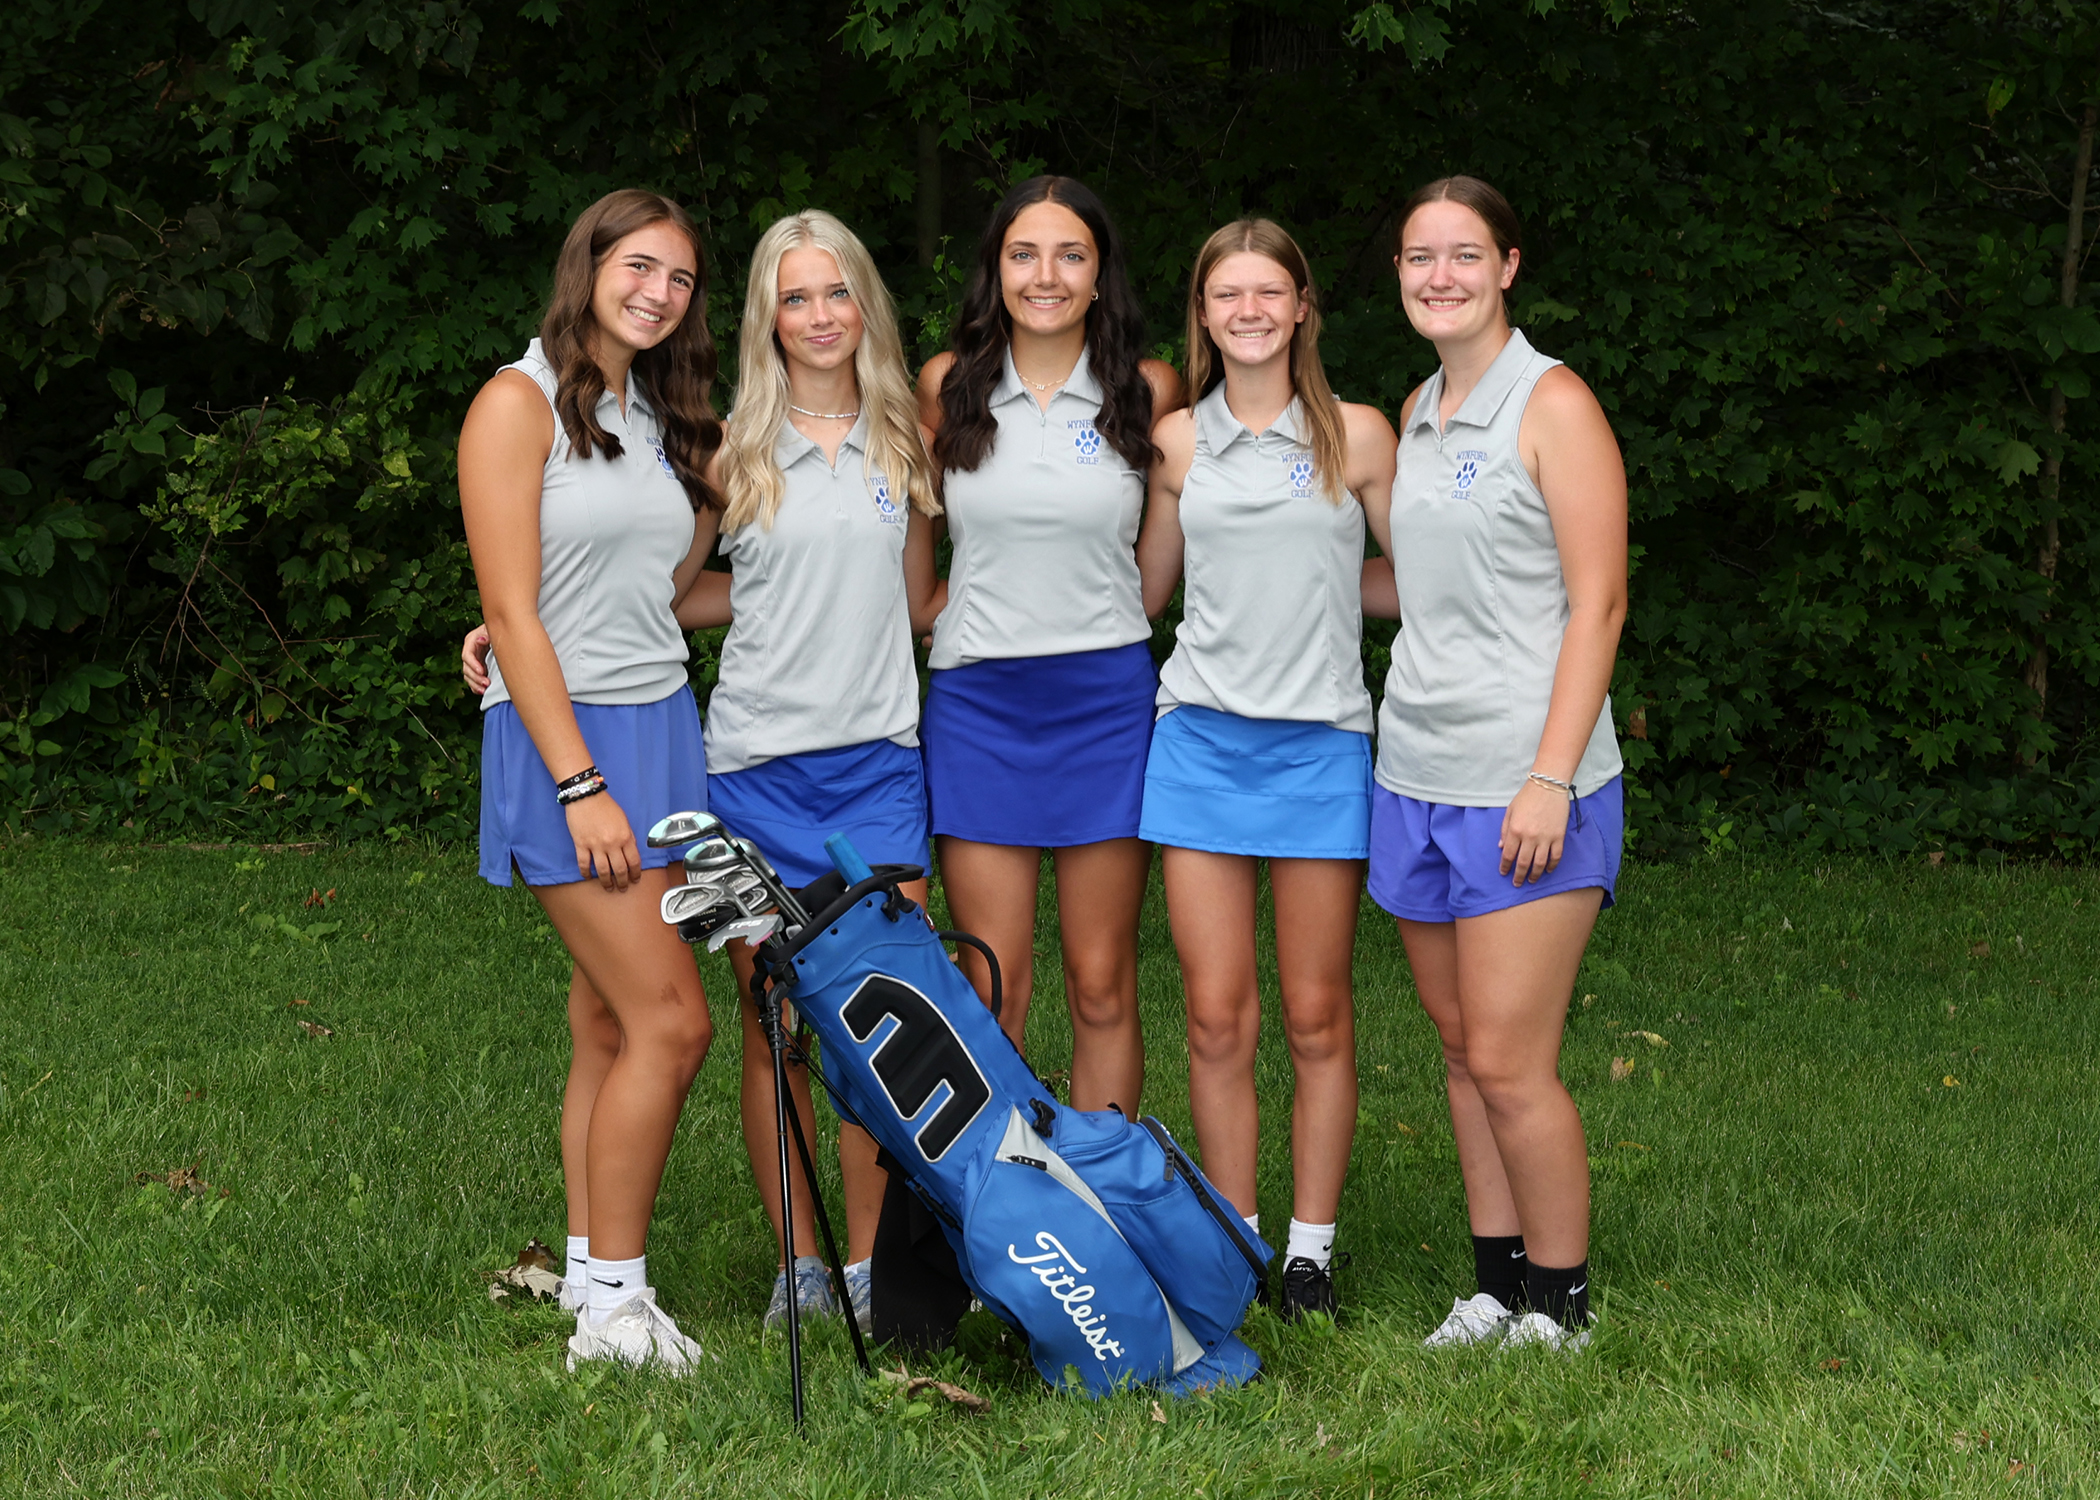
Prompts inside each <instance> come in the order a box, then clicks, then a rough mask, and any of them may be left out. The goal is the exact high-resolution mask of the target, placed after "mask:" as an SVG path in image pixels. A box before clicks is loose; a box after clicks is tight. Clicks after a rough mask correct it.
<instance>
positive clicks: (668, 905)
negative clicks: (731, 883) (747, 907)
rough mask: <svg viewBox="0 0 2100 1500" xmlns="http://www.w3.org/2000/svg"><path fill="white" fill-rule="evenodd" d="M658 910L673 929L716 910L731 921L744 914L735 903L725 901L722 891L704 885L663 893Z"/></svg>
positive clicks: (684, 886) (689, 886) (688, 886)
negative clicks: (726, 915) (725, 913)
mask: <svg viewBox="0 0 2100 1500" xmlns="http://www.w3.org/2000/svg"><path fill="white" fill-rule="evenodd" d="M656 909H657V912H658V913H659V914H660V915H661V916H662V917H663V919H664V922H665V924H666V925H667V926H671V927H676V926H678V925H679V924H680V923H681V922H690V921H692V920H693V919H694V918H696V917H701V916H705V915H706V914H707V913H708V912H709V911H711V910H714V909H720V910H722V911H724V912H727V913H728V914H729V917H728V920H730V921H735V920H736V919H737V918H739V917H741V916H743V914H744V913H743V910H742V908H740V907H738V906H737V905H736V904H735V903H734V902H730V901H724V900H723V899H722V893H721V892H720V891H717V890H715V889H713V888H712V887H709V886H704V885H674V886H672V887H671V888H670V889H669V890H667V891H665V892H664V893H663V896H662V898H661V899H659V900H658V902H657V904H656Z"/></svg>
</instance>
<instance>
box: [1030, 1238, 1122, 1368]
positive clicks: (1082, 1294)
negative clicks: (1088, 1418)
mask: <svg viewBox="0 0 2100 1500" xmlns="http://www.w3.org/2000/svg"><path fill="white" fill-rule="evenodd" d="M1035 1247H1036V1249H1038V1250H1040V1251H1042V1252H1043V1253H1042V1254H1041V1255H1023V1254H1022V1253H1021V1252H1020V1250H1019V1249H1018V1248H1016V1247H1015V1246H1013V1245H1008V1246H1007V1247H1006V1256H1007V1259H1009V1260H1011V1261H1012V1262H1013V1263H1014V1264H1015V1265H1017V1266H1026V1267H1028V1269H1029V1270H1031V1271H1033V1272H1035V1279H1036V1280H1037V1281H1040V1282H1041V1283H1042V1284H1043V1290H1045V1291H1047V1292H1048V1293H1049V1294H1050V1295H1051V1296H1053V1297H1055V1298H1056V1299H1057V1300H1058V1301H1059V1302H1060V1303H1062V1304H1063V1305H1064V1309H1065V1316H1066V1317H1068V1318H1070V1319H1071V1320H1072V1326H1073V1327H1074V1328H1077V1329H1078V1330H1079V1332H1080V1334H1081V1336H1082V1337H1084V1338H1085V1339H1086V1343H1087V1347H1088V1348H1089V1349H1091V1350H1093V1351H1094V1358H1096V1359H1098V1360H1100V1361H1101V1363H1103V1364H1104V1365H1105V1364H1107V1363H1108V1357H1109V1356H1110V1355H1111V1354H1113V1355H1114V1356H1115V1357H1116V1358H1118V1359H1121V1358H1122V1357H1123V1346H1122V1345H1121V1344H1119V1343H1117V1342H1116V1341H1115V1340H1114V1339H1112V1338H1110V1337H1109V1336H1108V1319H1106V1318H1104V1317H1101V1316H1100V1315H1099V1314H1097V1313H1096V1312H1095V1311H1094V1308H1093V1297H1094V1289H1093V1288H1092V1287H1090V1286H1081V1285H1080V1284H1079V1277H1080V1276H1084V1275H1086V1267H1085V1266H1082V1265H1081V1264H1080V1263H1079V1262H1078V1261H1077V1260H1075V1259H1074V1258H1073V1256H1072V1252H1071V1251H1069V1250H1067V1249H1066V1248H1065V1247H1064V1246H1063V1244H1061V1243H1060V1242H1059V1241H1058V1238H1057V1236H1056V1235H1054V1234H1052V1233H1051V1232H1050V1231H1049V1230H1047V1229H1045V1230H1043V1231H1041V1232H1040V1233H1038V1234H1037V1235H1036V1237H1035ZM1074 1272H1077V1273H1078V1274H1077V1275H1074V1274H1073V1273H1074Z"/></svg>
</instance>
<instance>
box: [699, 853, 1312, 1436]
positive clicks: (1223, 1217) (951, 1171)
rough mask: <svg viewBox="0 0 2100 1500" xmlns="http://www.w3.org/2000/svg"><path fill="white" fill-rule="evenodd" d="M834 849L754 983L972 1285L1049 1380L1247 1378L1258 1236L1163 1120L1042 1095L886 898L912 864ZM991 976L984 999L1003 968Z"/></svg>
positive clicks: (1174, 1387) (977, 1005) (1260, 1263)
mask: <svg viewBox="0 0 2100 1500" xmlns="http://www.w3.org/2000/svg"><path fill="white" fill-rule="evenodd" d="M831 847H832V848H833V858H834V860H835V861H836V862H837V863H838V864H840V865H841V866H842V867H843V868H844V869H845V870H847V871H848V872H850V873H852V874H853V875H857V876H858V877H859V878H857V879H853V880H851V881H850V883H849V881H848V879H847V877H846V875H843V874H841V875H827V876H825V877H824V878H823V879H821V880H819V881H817V882H816V883H814V884H813V885H810V886H808V887H806V888H804V889H803V890H801V891H799V892H796V893H795V896H796V898H797V904H799V905H800V906H801V907H803V908H804V909H805V911H806V913H807V914H808V916H809V920H808V921H807V922H806V923H803V924H801V925H800V926H798V927H790V928H785V929H783V930H782V931H780V932H778V933H776V934H775V935H774V936H773V937H771V938H770V939H769V940H768V941H766V942H765V943H764V944H763V946H762V947H761V948H760V949H759V954H758V961H759V980H758V981H756V982H757V983H771V984H774V985H777V986H779V987H780V988H781V989H783V990H785V991H786V993H787V996H788V998H789V999H790V1000H791V1001H792V1002H793V1005H794V1009H795V1013H796V1015H797V1016H798V1017H799V1018H800V1019H801V1021H802V1022H803V1023H805V1024H807V1025H808V1026H809V1027H810V1028H811V1029H812V1030H813V1031H814V1032H815V1033H816V1035H817V1037H818V1039H819V1041H820V1042H821V1044H822V1047H821V1052H820V1055H819V1060H820V1061H821V1064H822V1075H821V1076H822V1077H823V1078H824V1080H825V1082H826V1085H827V1087H828V1088H829V1089H830V1090H831V1092H832V1095H833V1097H834V1098H835V1099H836V1100H837V1101H838V1103H839V1105H840V1108H841V1112H842V1113H843V1114H846V1115H848V1116H850V1117H851V1118H852V1119H853V1120H854V1122H855V1123H857V1124H859V1125H861V1126H863V1127H864V1128H865V1129H866V1130H867V1131H868V1132H869V1133H870V1134H871V1135H873V1136H874V1137H875V1139H876V1140H877V1141H878V1142H879V1143H880V1144H881V1145H882V1147H883V1148H884V1149H885V1150H886V1151H887V1152H888V1154H889V1156H890V1157H891V1158H893V1159H894V1161H895V1163H896V1164H897V1165H898V1166H900V1167H901V1168H902V1170H903V1173H904V1175H905V1177H906V1178H907V1179H908V1181H909V1183H910V1185H911V1187H912V1189H913V1190H914V1191H915V1192H916V1193H917V1194H918V1195H919V1197H920V1198H921V1199H922V1200H923V1201H924V1203H925V1204H926V1206H927V1207H928V1209H930V1210H931V1212H932V1213H933V1214H934V1215H935V1216H936V1217H937V1218H938V1219H939V1221H940V1224H941V1228H942V1231H943V1233H944V1234H945V1235H946V1237H947V1239H948V1241H949V1243H950V1244H951V1245H952V1246H953V1248H954V1251H955V1259H956V1263H957V1266H958V1268H959V1269H960V1270H961V1273H962V1276H963V1279H964V1280H965V1281H966V1282H967V1283H968V1285H969V1288H970V1290H971V1291H972V1292H974V1293H975V1294H976V1296H977V1297H978V1298H979V1299H980V1300H981V1301H982V1302H983V1303H984V1305H985V1306H986V1307H987V1308H989V1309H990V1310H991V1311H992V1312H993V1313H995V1314H997V1315H998V1316H999V1317H1000V1318H1002V1319H1003V1320H1004V1321H1005V1322H1007V1323H1008V1324H1010V1325H1012V1326H1013V1327H1015V1328H1017V1329H1020V1330H1021V1331H1022V1332H1024V1333H1025V1334H1026V1335H1027V1337H1028V1346H1029V1353H1030V1355H1031V1357H1032V1358H1033V1359H1034V1361H1035V1366H1036V1368H1037V1369H1038V1370H1039V1371H1041V1372H1042V1376H1043V1378H1044V1379H1045V1380H1047V1381H1049V1382H1050V1383H1051V1384H1053V1385H1063V1384H1066V1383H1068V1382H1069V1381H1070V1380H1071V1378H1072V1376H1071V1374H1070V1372H1073V1371H1076V1372H1077V1379H1078V1382H1079V1385H1080V1387H1081V1388H1083V1389H1084V1390H1085V1391H1086V1392H1087V1393H1089V1394H1093V1395H1100V1394H1104V1393H1106V1392H1109V1391H1112V1390H1116V1389H1118V1388H1120V1387H1124V1386H1130V1385H1149V1386H1154V1387H1156V1388H1159V1389H1162V1390H1170V1391H1177V1392H1185V1391H1190V1390H1194V1389H1197V1388H1200V1387H1204V1386H1219V1385H1237V1384H1239V1383H1241V1382H1243V1381H1245V1380H1247V1379H1249V1378H1251V1377H1252V1376H1253V1375H1254V1374H1255V1373H1256V1372H1257V1371H1258V1370H1259V1369H1260V1368H1261V1360H1260V1358H1259V1356H1257V1355H1256V1354H1255V1352H1254V1351H1253V1350H1252V1349H1250V1348H1248V1347H1247V1345H1246V1344H1244V1343H1242V1342H1241V1341H1240V1340H1239V1338H1238V1337H1236V1330H1237V1329H1238V1328H1239V1326H1240V1321H1241V1319H1242V1318H1243V1317H1244V1316H1245V1315H1246V1311H1247V1306H1248V1304H1249V1303H1250V1302H1251V1301H1252V1300H1253V1298H1254V1296H1255V1294H1256V1293H1257V1291H1258V1290H1259V1288H1260V1285H1261V1277H1262V1274H1263V1271H1264V1268H1265V1267H1266V1266H1267V1264H1268V1261H1269V1258H1270V1255H1271V1252H1270V1250H1269V1247H1268V1246H1267V1245H1265V1244H1263V1243H1262V1242H1261V1240H1260V1239H1259V1238H1258V1237H1257V1236H1255V1235H1254V1234H1253V1233H1252V1232H1251V1231H1250V1230H1248V1228H1247V1226H1246V1222H1245V1221H1244V1220H1243V1219H1241V1218H1240V1216H1239V1215H1238V1214H1237V1213H1236V1212H1234V1210H1233V1207H1232V1205H1231V1204H1230V1203H1229V1202H1228V1201H1226V1200H1225V1198H1224V1197H1223V1196H1222V1195H1221V1194H1220V1193H1219V1192H1218V1191H1217V1189H1215V1188H1214V1187H1212V1186H1211V1185H1210V1183H1209V1182H1208V1181H1207V1180H1206V1179H1205V1178H1204V1176H1203V1174H1202V1172H1200V1171H1199V1170H1197V1168H1196V1166H1195V1164H1194V1163H1193V1162H1192V1161H1191V1160H1190V1159H1189V1157H1188V1155H1187V1153H1185V1152H1184V1151H1183V1150H1182V1149H1181V1148H1180V1147H1179V1146H1178V1145H1177V1144H1176V1143H1175V1141H1174V1139H1173V1137H1172V1136H1170V1135H1169V1134H1168V1133H1167V1131H1166V1128H1165V1127H1164V1126H1162V1125H1161V1124H1160V1123H1159V1122H1158V1121H1157V1120H1153V1119H1149V1118H1146V1119H1140V1120H1136V1121H1132V1120H1127V1119H1125V1118H1124V1117H1123V1116H1122V1115H1121V1114H1120V1113H1117V1112H1113V1111H1103V1112H1100V1113H1085V1112H1081V1111H1078V1110H1074V1109H1068V1108H1066V1107H1064V1106H1063V1105H1061V1104H1058V1103H1057V1102H1056V1101H1055V1100H1054V1099H1053V1098H1052V1097H1051V1093H1050V1090H1049V1089H1048V1088H1046V1087H1045V1086H1044V1085H1043V1084H1042V1082H1041V1081H1040V1080H1039V1079H1037V1077H1036V1076H1035V1074H1034V1073H1033V1072H1031V1071H1030V1070H1029V1067H1028V1064H1027V1063H1026V1062H1024V1061H1023V1060H1022V1058H1021V1055H1020V1053H1018V1052H1017V1051H1015V1050H1014V1047H1013V1044H1012V1043H1011V1042H1010V1041H1008V1040H1007V1037H1006V1034H1005V1033H1004V1032H1003V1031H1001V1030H1000V1029H999V1023H998V1021H997V1019H996V1017H995V1015H994V1014H993V1012H992V1011H990V1010H987V1009H986V1008H985V1006H984V1003H983V1002H982V1001H981V1000H979V998H978V996H977V992H976V991H975V990H974V989H972V988H971V986H970V984H969V981H968V980H967V979H965V978H964V977H963V975H962V972H961V970H959V969H958V968H957V967H956V966H955V964H954V963H952V962H951V961H950V960H949V957H948V954H947V951H946V950H945V949H944V948H943V947H942V946H941V940H940V936H938V935H936V934H935V932H934V931H933V929H932V927H931V926H930V925H929V924H928V922H927V920H926V916H925V914H924V912H922V911H921V910H920V908H919V907H918V906H917V905H916V904H914V903H913V902H911V901H909V900H907V899H906V898H905V897H903V896H902V895H900V894H899V893H898V890H897V887H898V885H899V884H900V883H902V882H904V881H908V880H914V879H917V878H918V877H919V875H920V873H921V872H920V871H919V870H918V869H916V868H914V867H910V866H901V865H886V866H884V867H882V868H881V869H880V870H875V871H871V870H869V869H868V867H867V866H866V865H865V864H864V863H862V862H861V861H860V860H859V858H858V856H857V855H854V854H853V852H852V850H851V846H850V845H845V844H844V841H843V840H834V841H833V845H832V846H831ZM681 930H683V929H681ZM951 936H953V935H951ZM963 941H967V942H971V943H973V945H976V944H975V940H974V939H963ZM976 946H980V947H981V946H982V945H976ZM986 956H987V958H988V959H989V957H990V955H989V952H987V955H986ZM993 984H994V991H995V997H996V992H997V986H998V978H997V974H996V964H995V965H994V978H993ZM880 1295H881V1291H880V1288H878V1290H877V1296H878V1297H880Z"/></svg>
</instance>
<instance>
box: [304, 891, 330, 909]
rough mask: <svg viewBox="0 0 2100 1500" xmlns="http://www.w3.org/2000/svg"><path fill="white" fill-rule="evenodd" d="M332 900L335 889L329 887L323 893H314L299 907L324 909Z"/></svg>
mask: <svg viewBox="0 0 2100 1500" xmlns="http://www.w3.org/2000/svg"><path fill="white" fill-rule="evenodd" d="M334 899H335V887H334V886H330V887H329V888H328V890H327V891H326V892H325V893H323V892H321V891H315V892H314V893H313V894H312V895H311V896H308V897H307V898H306V900H305V901H304V902H302V903H301V905H304V906H323V907H325V906H326V905H328V903H329V902H331V901H333V900H334Z"/></svg>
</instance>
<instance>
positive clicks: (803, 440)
mask: <svg viewBox="0 0 2100 1500" xmlns="http://www.w3.org/2000/svg"><path fill="white" fill-rule="evenodd" d="M848 448H851V449H852V450H853V451H854V452H856V453H858V454H861V455H862V456H863V457H865V456H866V454H867V451H868V416H867V413H866V412H865V411H863V412H862V413H861V415H860V418H859V420H858V421H856V422H855V423H854V424H853V428H852V430H851V431H850V432H848V433H847V434H846V436H845V439H844V441H842V442H841V443H840V444H839V452H840V453H844V452H845V451H846V450H847V449H848ZM812 453H814V454H816V455H817V461H818V462H819V463H822V462H823V461H824V450H823V449H822V448H820V447H818V446H817V443H816V440H815V439H813V438H810V437H808V436H806V435H804V433H803V432H802V430H801V429H800V428H798V427H797V426H796V425H795V424H794V423H793V422H791V421H789V420H788V418H787V417H786V416H785V415H783V416H782V417H781V419H780V432H779V434H778V435H777V436H776V437H775V438H774V439H773V461H774V462H775V463H777V464H779V465H780V472H781V473H783V474H785V473H786V472H787V471H788V470H789V469H791V468H793V467H794V466H795V465H796V464H799V463H800V462H802V460H803V459H805V458H807V457H809V455H810V454H812Z"/></svg>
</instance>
